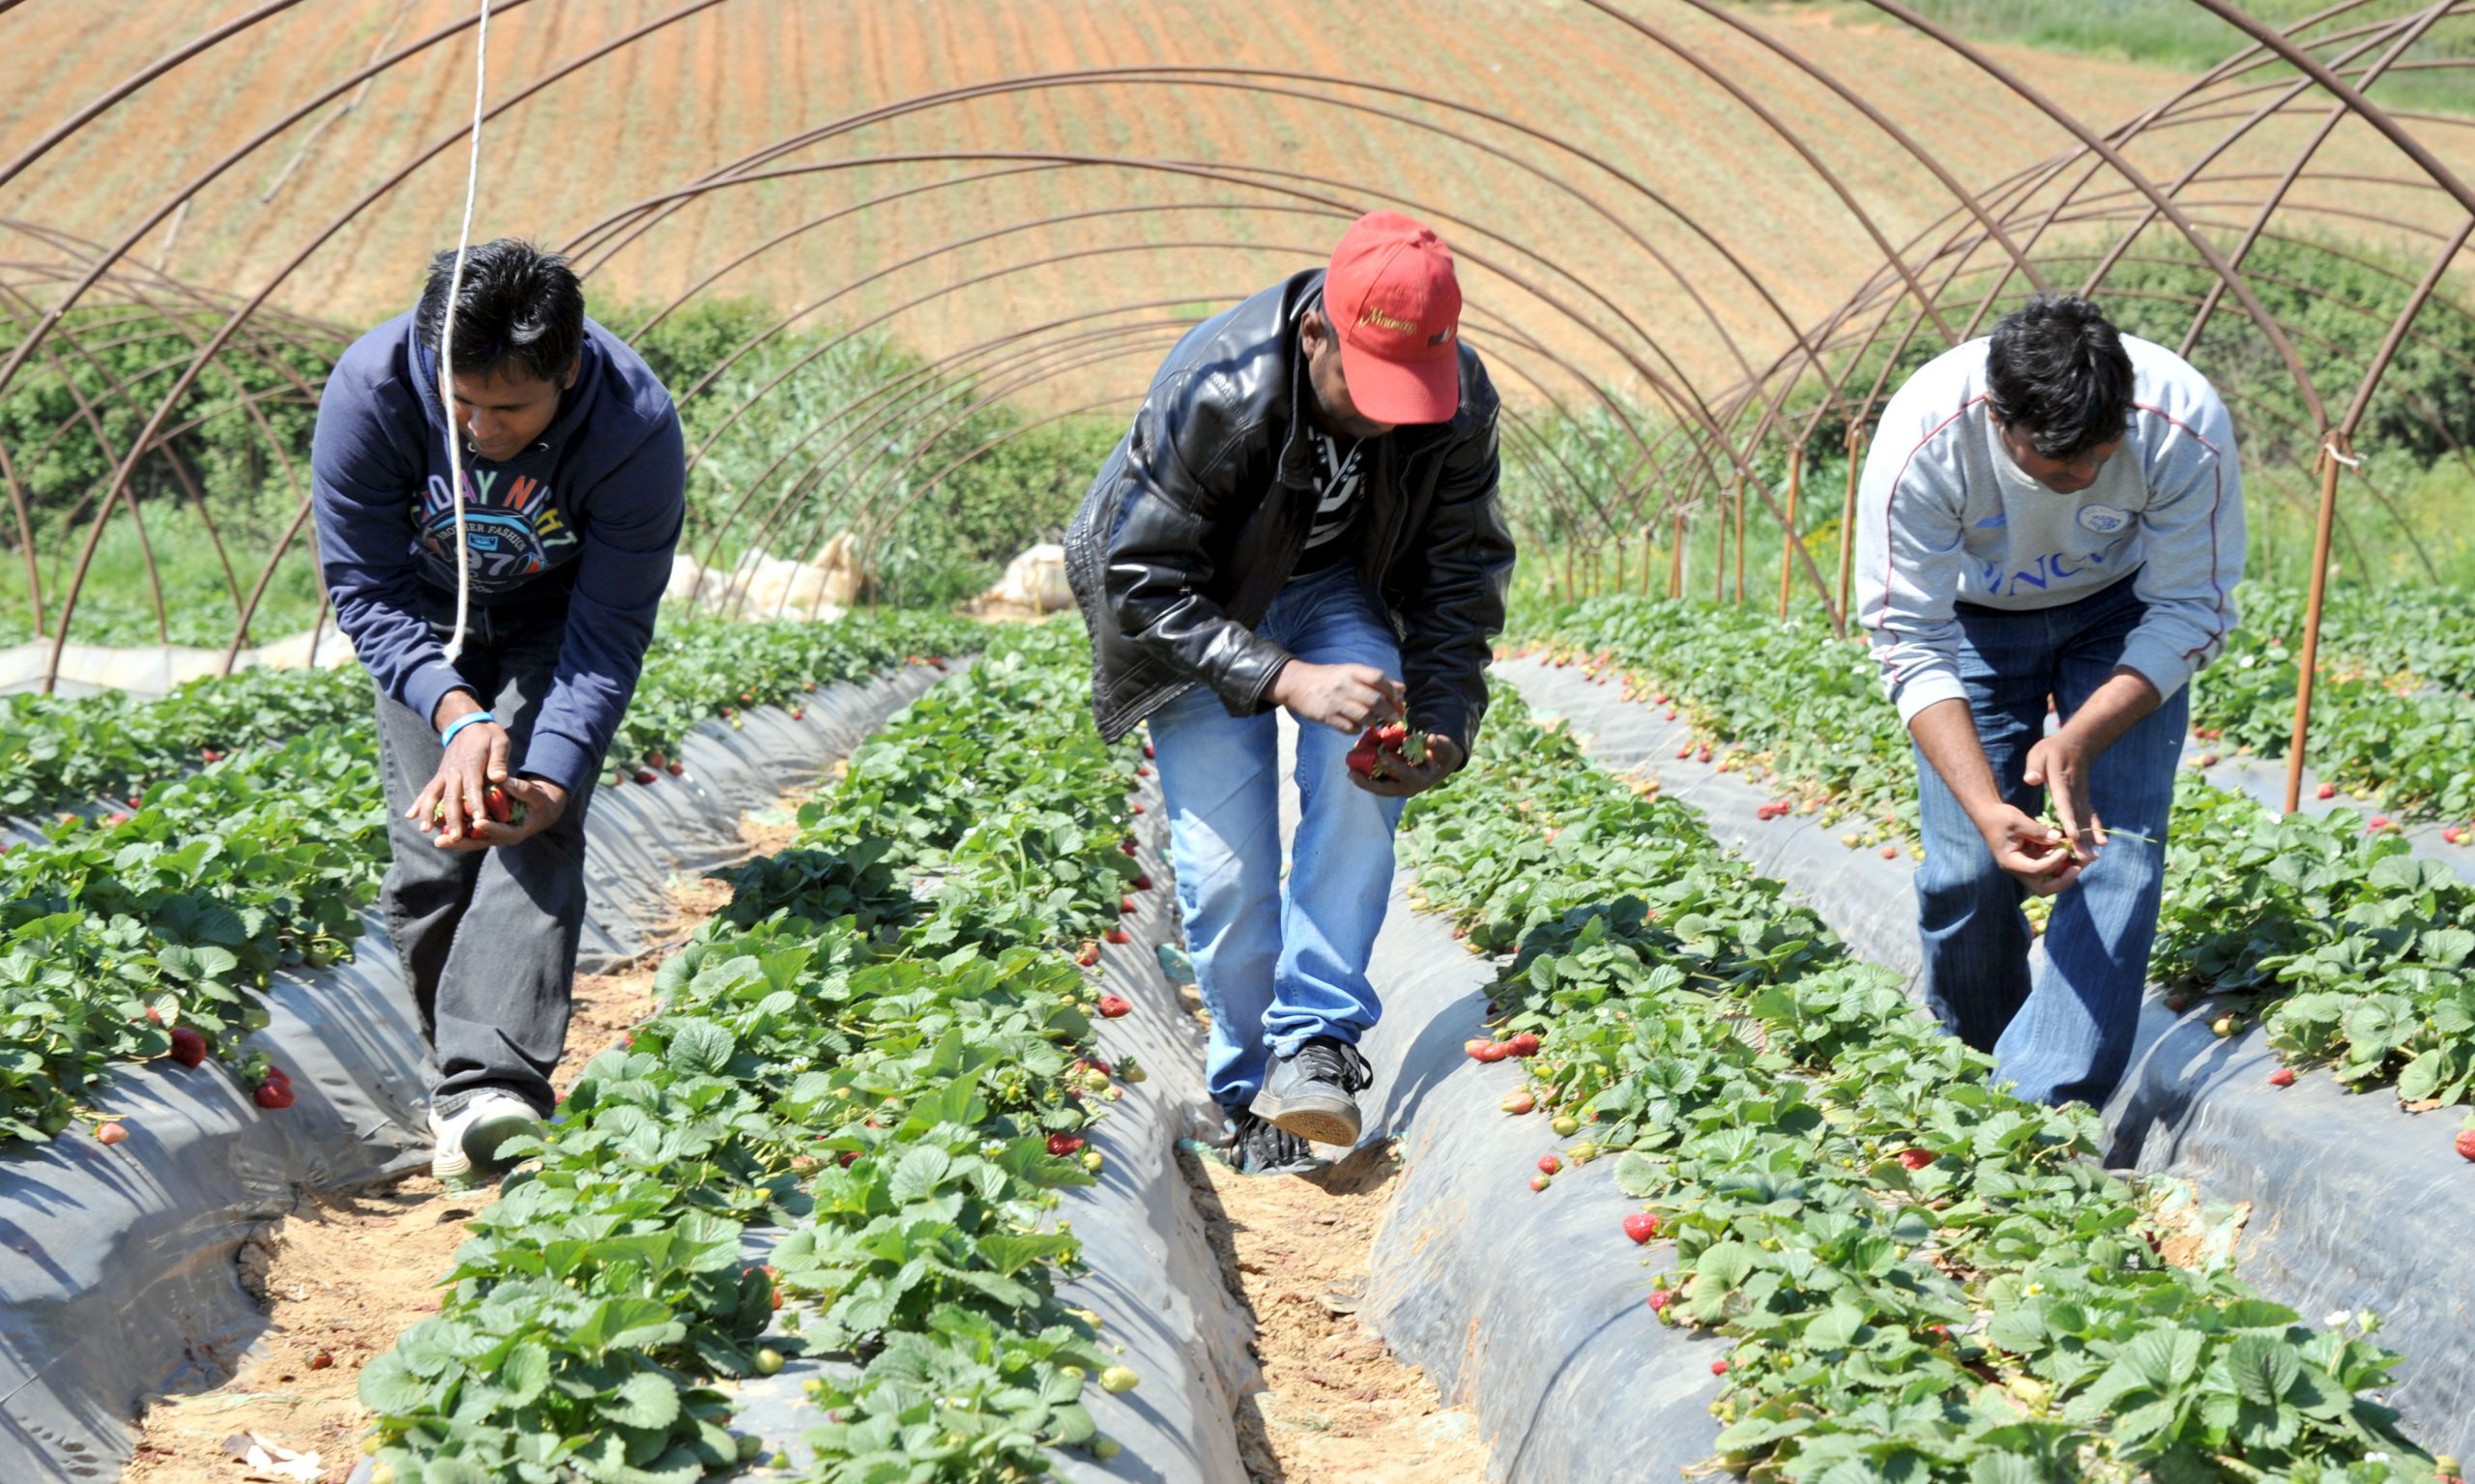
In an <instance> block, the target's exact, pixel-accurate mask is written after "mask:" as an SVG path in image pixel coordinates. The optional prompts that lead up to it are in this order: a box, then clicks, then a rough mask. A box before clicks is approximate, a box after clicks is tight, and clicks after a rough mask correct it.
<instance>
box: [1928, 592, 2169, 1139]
mask: <svg viewBox="0 0 2475 1484" xmlns="http://www.w3.org/2000/svg"><path fill="white" fill-rule="evenodd" d="M2143 612H2144V605H2143V604H2142V603H2141V602H2140V598H2139V597H2138V595H2137V594H2136V593H2135V592H2134V591H2133V585H2132V582H2131V580H2130V579H2129V578H2125V579H2124V580H2122V581H2120V582H2117V583H2115V584H2114V585H2113V586H2111V587H2110V588H2107V589H2105V590H2104V591H2102V592H2098V593H2094V594H2091V595H2089V596H2088V597H2083V598H2081V599H2079V600H2077V601H2075V602H2070V603H2064V604H2061V605H2059V606H2057V607H2053V608H2037V609H2028V610H2024V611H2003V610H1996V609H1991V608H1980V607H1975V606H1973V605H1969V604H1965V603H1964V604H1961V605H1960V607H1959V619H1960V626H1961V630H1962V635H1963V637H1962V641H1961V644H1960V652H1959V660H1960V678H1961V679H1962V680H1963V681H1964V682H1965V684H1966V685H1967V692H1968V696H1967V699H1968V709H1969V710H1970V711H1971V712H1973V713H1975V716H1976V730H1977V737H1978V740H1979V741H1980V742H1983V743H1984V746H1985V755H1986V761H1987V762H1989V763H1991V764H1992V765H1993V767H1994V778H1995V785H1996V786H1997V787H1998V788H2000V789H2001V791H2002V797H2003V798H2004V799H2006V800H2009V801H2010V802H2011V803H2013V804H2014V805H2016V806H2018V807H2019V808H2021V809H2023V810H2024V811H2026V812H2027V813H2029V814H2038V813H2041V812H2042V811H2043V810H2044V808H2045V790H2043V789H2042V788H2030V787H2028V786H2027V785H2026V784H2024V783H2023V782H2022V781H2021V774H2022V773H2023V772H2024V771H2025V770H2026V766H2027V757H2028V749H2029V748H2030V747H2031V746H2033V745H2035V744H2036V742H2037V740H2038V739H2039V738H2040V737H2042V736H2044V734H2045V720H2046V704H2047V698H2048V697H2049V696H2051V697H2052V698H2053V705H2054V707H2055V711H2056V713H2057V714H2058V715H2059V716H2061V717H2062V718H2063V719H2065V720H2068V719H2069V718H2070V716H2071V715H2072V713H2074V712H2076V711H2077V710H2078V709H2079V708H2080V707H2081V706H2082V705H2084V704H2086V702H2087V700H2088V698H2089V696H2090V695H2091V694H2093V693H2094V692H2095V691H2096V689H2097V687H2098V686H2100V685H2103V684H2105V683H2106V681H2107V680H2108V679H2109V678H2110V677H2111V675H2112V674H2113V672H2114V667H2115V665H2116V664H2117V663H2118V662H2119V660H2120V658H2121V655H2122V648H2123V641H2124V640H2125V639H2127V638H2129V637H2130V635H2131V632H2132V630H2133V629H2134V628H2136V627H2138V626H2139V624H2140V616H2141V614H2142V613H2143ZM2190 711H2191V691H2190V688H2189V687H2188V686H2186V687H2184V688H2182V689H2179V690H2177V691H2175V692H2174V694H2173V695H2172V696H2170V697H2169V698H2168V699H2167V701H2166V704H2165V705H2163V706H2161V707H2159V708H2158V709H2157V710H2156V711H2154V712H2151V713H2149V714H2148V715H2146V716H2143V717H2141V718H2140V720H2139V721H2138V722H2137V723H2135V724H2134V725H2133V726H2132V728H2131V729H2130V730H2129V731H2127V732H2125V733H2124V734H2123V735H2122V736H2121V737H2120V738H2118V739H2116V740H2115V742H2114V744H2113V745H2112V746H2111V747H2109V748H2107V749H2106V750H2105V752H2104V753H2102V754H2100V755H2099V756H2098V757H2097V759H2096V760H2095V761H2094V762H2093V763H2092V764H2091V765H2090V766H2089V770H2088V795H2089V805H2090V807H2092V808H2093V809H2095V810H2096V813H2097V817H2098V818H2099V819H2101V820H2103V821H2104V822H2105V824H2106V827H2107V829H2110V830H2121V831H2126V832H2128V833H2136V834H2140V835H2145V836H2147V837H2148V838H2147V839H2145V840H2139V839H2132V838H2128V837H2127V834H2116V835H2114V836H2113V837H2112V838H2111V840H2110V841H2109V842H2108V843H2107V845H2106V846H2105V848H2104V849H2103V850H2102V851H2101V852H2100V853H2099V855H2098V858H2097V859H2096V861H2095V863H2094V864H2092V865H2090V866H2089V867H2088V868H2087V869H2086V870H2085V871H2084V872H2082V875H2081V877H2080V880H2079V882H2078V884H2077V885H2075V886H2072V887H2066V888H2065V889H2064V890H2063V892H2062V893H2061V894H2060V895H2059V896H2057V897H2055V898H2054V902H2053V917H2051V918H2050V919H2049V920H2048V922H2047V924H2046V961H2045V963H2044V965H2043V966H2042V968H2041V969H2040V970H2039V972H2038V973H2037V974H2036V975H2035V976H2034V982H2031V976H2030V974H2029V971H2028V943H2029V936H2030V935H2029V931H2028V921H2027V918H2026V917H2024V915H2023V914H2022V913H2021V911H2020V906H2021V903H2023V902H2024V901H2025V900H2026V899H2027V888H2026V887H2023V886H2021V885H2020V883H2019V882H2017V881H2015V880H2013V879H2012V878H2011V877H2010V876H2009V875H2007V874H2005V873H2004V872H2003V871H2002V870H2000V869H1999V868H1997V867H1996V866H1995V863H1994V853H1993V852H1992V851H1991V850H1990V849H1988V848H1987V846H1986V843H1985V838H1984V836H1982V835H1980V834H1979V833H1978V832H1977V829H1976V826H1975V825H1974V824H1973V823H1972V822H1970V820H1969V819H1968V816H1967V811H1966V810H1965V809H1963V808H1961V807H1960V801H1959V800H1958V798H1957V797H1955V796H1954V795H1953V794H1952V793H1951V790H1950V788H1949V787H1948V786H1947V785H1945V784H1944V783H1943V781H1942V778H1941V775H1940V774H1938V773H1936V771H1934V768H1933V765H1932V764H1930V763H1928V762H1927V761H1926V760H1925V757H1924V754H1923V753H1922V752H1921V751H1920V752H1919V753H1918V754H1917V760H1916V769H1917V775H1918V779H1919V783H1920V788H1921V793H1922V796H1923V797H1922V802H1923V805H1924V824H1925V864H1924V865H1923V866H1922V867H1921V868H1920V869H1919V870H1918V871H1917V873H1916V903H1917V922H1918V926H1919V928H1920V929H1921V930H1922V932H1923V936H1924V941H1925V942H1924V946H1925V1002H1926V1004H1927V1006H1928V1007H1929V1008H1931V1009H1932V1010H1933V1011H1934V1013H1935V1014H1936V1015H1937V1016H1939V1017H1940V1018H1941V1021H1942V1024H1943V1026H1944V1027H1945V1028H1946V1029H1948V1030H1949V1031H1950V1032H1951V1033H1953V1034H1955V1035H1957V1036H1959V1037H1960V1038H1961V1039H1963V1040H1965V1041H1966V1042H1967V1043H1968V1044H1969V1045H1971V1046H1974V1047H1976V1048H1978V1049H1979V1050H1982V1051H1991V1052H1993V1053H1994V1058H1995V1064H1996V1074H1997V1075H1998V1076H1999V1077H2001V1078H2002V1079H2003V1080H2005V1081H2009V1082H2013V1083H2016V1084H2017V1085H2018V1091H2019V1094H2020V1095H2021V1096H2022V1097H2024V1098H2028V1099H2030V1100H2032V1101H2036V1102H2045V1103H2063V1102H2069V1101H2072V1100H2073V1099H2079V1100H2082V1101H2085V1102H2088V1103H2092V1104H2096V1103H2103V1102H2104V1101H2105V1099H2106V1096H2107V1094H2108V1093H2109V1092H2111V1091H2113V1086H2114V1084H2115V1082H2117V1081H2118V1080H2120V1078H2121V1077H2122V1074H2123V1068H2124V1066H2125V1065H2126V1064H2128V1063H2129V1062H2130V1060H2131V1045H2132V1033H2133V1029H2134V1027H2135V1026H2136V1025H2137V1023H2138V1021H2139V1018H2140V1000H2141V997H2142V995H2143V993H2144V991H2145V988H2146V985H2147V982H2148V949H2149V945H2150V943H2151V942H2152V941H2153V940H2154V939H2155V938H2156V936H2157V904H2158V896H2159V892H2160V889H2161V885H2162V881H2163V877H2164V874H2165V865H2166V823H2167V815H2168V813H2169V810H2170V808H2171V806H2172V804H2173V800H2174V766H2175V762H2176V759H2177V758H2178V757H2179V755H2180V753H2181V751H2182V743H2183V732H2184V729H2185V727H2186V726H2187V725H2188V723H2189V718H2190Z"/></svg>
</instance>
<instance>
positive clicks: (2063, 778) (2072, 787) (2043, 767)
mask: <svg viewBox="0 0 2475 1484" xmlns="http://www.w3.org/2000/svg"><path fill="white" fill-rule="evenodd" d="M2092 761H2094V759H2092V758H2091V757H2090V756H2089V755H2088V752H2087V750H2086V748H2085V747H2083V746H2082V744H2081V742H2079V740H2078V739H2077V738H2075V737H2073V736H2072V735H2071V733H2070V732H2068V731H2063V732H2057V733H2056V734H2054V735H2053V736H2052V737H2047V738H2041V739H2039V740H2038V742H2037V743H2036V745H2035V746H2032V747H2030V748H2029V749H2028V764H2027V771H2026V772H2025V773H2024V780H2025V781H2026V782H2027V783H2028V784H2029V786H2031V787H2034V788H2042V789H2044V790H2045V791H2046V792H2047V793H2048V794H2049V795H2051V796H2052V798H2053V812H2054V817H2055V818H2056V819H2058V820H2060V821H2061V822H2062V832H2063V834H2064V835H2066V836H2068V837H2069V839H2070V841H2071V849H2072V856H2073V858H2074V859H2075V860H2076V861H2077V862H2078V863H2079V864H2081V865H2083V866H2084V865H2086V864H2087V863H2088V862H2089V861H2092V860H2094V859H2096V858H2097V851H2098V848H2099V847H2101V846H2103V845H2104V844H2105V843H2106V830H2105V827H2104V826H2103V825H2101V824H2099V823H2098V821H2097V811H2096V809H2095V808H2094V807H2092V806H2091V805H2090V803H2089V801H2088V764H2089V763H2090V762H2092Z"/></svg>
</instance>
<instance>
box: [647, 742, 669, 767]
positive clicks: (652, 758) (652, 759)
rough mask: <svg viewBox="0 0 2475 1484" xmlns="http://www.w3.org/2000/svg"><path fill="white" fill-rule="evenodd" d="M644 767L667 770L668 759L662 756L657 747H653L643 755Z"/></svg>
mask: <svg viewBox="0 0 2475 1484" xmlns="http://www.w3.org/2000/svg"><path fill="white" fill-rule="evenodd" d="M645 766H646V767H647V768H668V767H669V766H670V759H669V758H666V757H664V756H662V750H661V749H660V748H659V747H655V749H654V750H653V751H651V752H648V753H646V754H645Z"/></svg>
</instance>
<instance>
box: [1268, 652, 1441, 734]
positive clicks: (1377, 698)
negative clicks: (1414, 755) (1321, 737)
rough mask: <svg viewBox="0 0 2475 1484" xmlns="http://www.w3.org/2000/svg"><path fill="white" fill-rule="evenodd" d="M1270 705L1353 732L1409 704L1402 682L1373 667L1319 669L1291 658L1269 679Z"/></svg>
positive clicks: (1334, 728)
mask: <svg viewBox="0 0 2475 1484" xmlns="http://www.w3.org/2000/svg"><path fill="white" fill-rule="evenodd" d="M1271 695H1272V701H1273V703H1274V704H1275V705H1279V706H1285V707H1287V708H1289V710H1290V712H1291V713H1293V714H1295V715H1296V717H1297V719H1298V720H1300V721H1311V722H1316V723H1318V724H1320V725H1323V726H1327V727H1330V728H1331V729H1332V730H1333V731H1335V732H1355V731H1357V730H1359V729H1360V728H1362V727H1365V726H1367V725H1368V724H1370V723H1372V722H1375V721H1379V720H1383V719H1384V718H1386V717H1391V716H1398V715H1400V714H1401V712H1402V709H1403V708H1404V707H1405V706H1406V705H1407V704H1408V696H1407V695H1406V694H1405V693H1404V692H1403V691H1402V689H1401V683H1400V682H1399V681H1396V680H1394V679H1393V678H1392V677H1390V676H1388V675H1386V674H1384V673H1383V671H1382V670H1379V669H1377V668H1376V667H1375V666H1373V665H1318V664H1309V663H1307V662H1306V661H1305V660H1303V659H1293V660H1290V661H1289V662H1288V663H1287V664H1284V665H1282V666H1281V667H1280V671H1279V673H1278V674H1275V675H1274V676H1273V677H1272V686H1271Z"/></svg>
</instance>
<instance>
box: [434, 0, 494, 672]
mask: <svg viewBox="0 0 2475 1484" xmlns="http://www.w3.org/2000/svg"><path fill="white" fill-rule="evenodd" d="M489 70H490V0H481V22H480V29H479V31H478V32H477V33H476V34H475V37H474V43H473V146H472V157H471V159H470V160H468V161H467V162H466V164H465V168H464V225H463V227H462V228H461V229H460V230H459V231H458V232H457V233H456V234H455V267H454V270H453V271H452V272H451V273H450V274H449V275H448V278H447V316H446V318H445V319H444V320H442V321H441V322H440V324H439V327H438V401H439V405H440V406H441V407H443V408H445V409H446V410H447V494H448V498H449V499H450V500H451V501H452V502H453V504H454V508H455V634H454V636H453V637H452V638H451V639H449V640H448V641H447V657H448V660H449V661H450V662H453V660H454V659H455V657H456V656H457V655H461V654H463V653H464V624H465V620H466V618H467V617H468V616H469V615H470V613H471V611H472V603H473V565H472V564H473V554H472V551H471V550H470V549H469V548H468V547H466V546H465V544H464V455H463V448H462V445H463V439H462V438H461V437H460V436H459V430H458V428H457V427H456V420H455V371H454V365H455V356H454V345H455V298H456V296H457V295H458V294H461V293H462V292H463V291H464V251H465V248H466V247H469V246H470V245H471V244H472V241H473V198H474V197H475V196H476V195H477V194H479V192H480V184H481V99H482V96H483V92H484V90H485V88H486V87H487V85H488V81H489Z"/></svg>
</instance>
